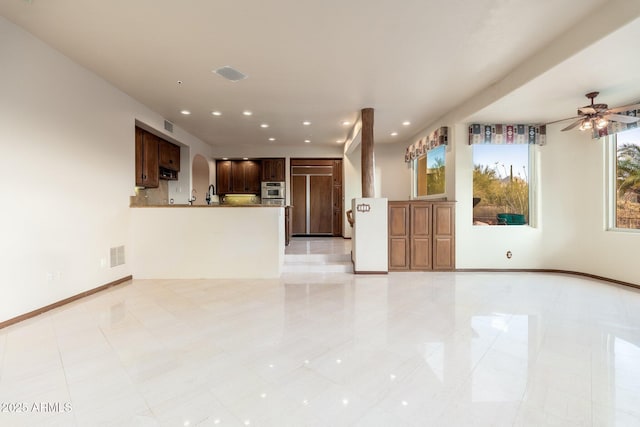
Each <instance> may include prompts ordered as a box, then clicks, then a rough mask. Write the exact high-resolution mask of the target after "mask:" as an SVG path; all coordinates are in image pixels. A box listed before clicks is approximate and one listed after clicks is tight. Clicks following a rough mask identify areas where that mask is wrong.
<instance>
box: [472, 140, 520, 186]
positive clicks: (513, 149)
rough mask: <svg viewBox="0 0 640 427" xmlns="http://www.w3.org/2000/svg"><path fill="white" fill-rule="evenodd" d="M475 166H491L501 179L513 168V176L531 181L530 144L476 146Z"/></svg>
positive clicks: (474, 150)
mask: <svg viewBox="0 0 640 427" xmlns="http://www.w3.org/2000/svg"><path fill="white" fill-rule="evenodd" d="M496 162H497V165H496ZM473 165H474V166H475V165H486V166H490V167H491V168H492V169H494V170H496V172H497V173H498V176H500V177H501V178H506V177H507V176H508V174H509V167H510V166H513V176H517V177H520V178H522V179H524V180H526V181H529V144H509V145H506V144H500V145H498V144H474V145H473Z"/></svg>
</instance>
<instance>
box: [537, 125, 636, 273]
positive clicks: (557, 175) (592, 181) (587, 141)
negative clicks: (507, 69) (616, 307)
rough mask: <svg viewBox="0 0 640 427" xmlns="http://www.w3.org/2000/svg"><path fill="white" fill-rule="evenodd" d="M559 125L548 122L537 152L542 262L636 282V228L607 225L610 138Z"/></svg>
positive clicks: (548, 265) (558, 267)
mask: <svg viewBox="0 0 640 427" xmlns="http://www.w3.org/2000/svg"><path fill="white" fill-rule="evenodd" d="M561 127H562V126H560V125H555V126H552V127H550V130H549V131H548V133H549V137H548V140H549V143H548V145H547V146H545V147H542V154H541V156H542V165H541V187H542V206H541V208H542V212H541V219H542V230H543V242H542V243H543V251H542V253H541V257H542V259H543V263H544V264H545V265H546V266H547V267H549V268H557V269H563V270H574V271H580V272H583V273H589V274H594V275H597V276H603V277H608V278H612V279H617V280H622V281H626V282H631V283H636V284H640V272H638V269H637V268H636V263H637V262H638V253H640V233H638V232H616V231H608V230H607V229H606V214H605V205H606V196H605V194H606V191H605V190H606V178H605V159H606V156H605V148H606V147H605V146H606V144H607V142H608V141H607V140H605V139H601V140H593V139H591V138H590V135H587V134H586V133H582V132H580V131H577V130H575V131H572V132H560V131H559V129H560V128H561Z"/></svg>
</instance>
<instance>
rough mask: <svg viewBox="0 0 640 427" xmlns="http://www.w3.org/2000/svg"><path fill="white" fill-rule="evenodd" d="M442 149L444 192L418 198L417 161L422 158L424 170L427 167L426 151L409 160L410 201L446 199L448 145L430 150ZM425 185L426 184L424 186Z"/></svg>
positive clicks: (427, 152)
mask: <svg viewBox="0 0 640 427" xmlns="http://www.w3.org/2000/svg"><path fill="white" fill-rule="evenodd" d="M440 147H444V148H443V149H442V150H443V154H444V167H445V181H444V192H442V193H437V194H427V195H425V196H418V161H419V160H420V159H421V158H423V157H424V159H425V168H426V167H427V166H428V165H429V163H428V162H429V159H428V158H427V156H428V154H429V151H431V150H427V151H426V152H425V153H424V154H422V155H420V156H417V157H416V158H415V159H413V160H411V162H410V163H411V199H412V200H435V199H442V198H443V197H447V181H448V180H447V157H448V156H447V152H448V151H449V150H448V145H438V146H437V147H434V148H432V150H435V149H436V148H440ZM425 185H426V184H425Z"/></svg>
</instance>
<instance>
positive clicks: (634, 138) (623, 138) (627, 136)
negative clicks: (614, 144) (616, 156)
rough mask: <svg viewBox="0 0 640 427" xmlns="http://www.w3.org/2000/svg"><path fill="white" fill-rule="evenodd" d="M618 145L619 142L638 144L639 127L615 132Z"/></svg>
mask: <svg viewBox="0 0 640 427" xmlns="http://www.w3.org/2000/svg"><path fill="white" fill-rule="evenodd" d="M616 138H617V141H618V145H620V144H629V143H631V144H636V145H640V128H636V129H632V130H628V131H625V132H620V133H618V134H617V137H616Z"/></svg>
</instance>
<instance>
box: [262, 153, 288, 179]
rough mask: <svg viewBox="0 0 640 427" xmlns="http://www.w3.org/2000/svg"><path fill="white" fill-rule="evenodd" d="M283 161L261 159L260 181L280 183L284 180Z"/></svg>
mask: <svg viewBox="0 0 640 427" xmlns="http://www.w3.org/2000/svg"><path fill="white" fill-rule="evenodd" d="M284 164H285V160H284V159H262V180H263V181H276V182H282V181H284V180H285V167H284Z"/></svg>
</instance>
